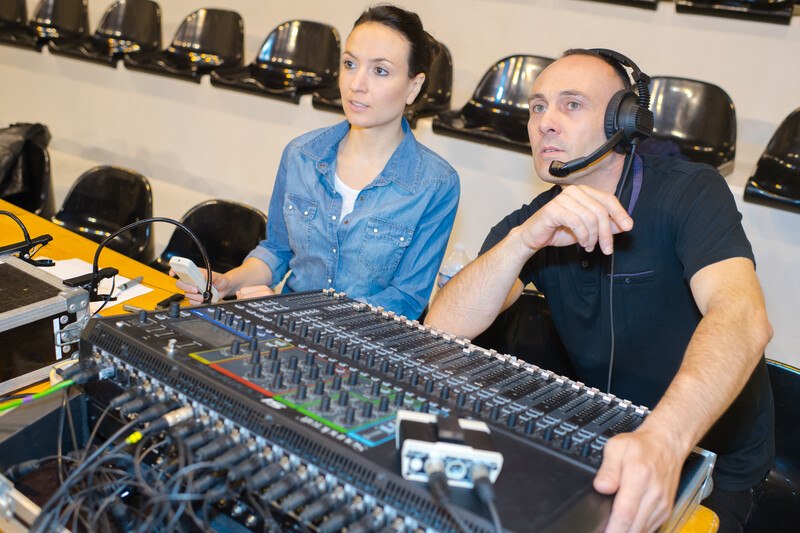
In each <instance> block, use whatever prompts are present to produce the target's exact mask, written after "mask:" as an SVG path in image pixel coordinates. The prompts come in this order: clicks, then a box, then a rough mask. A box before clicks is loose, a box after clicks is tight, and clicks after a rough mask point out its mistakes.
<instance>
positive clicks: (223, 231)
mask: <svg viewBox="0 0 800 533" xmlns="http://www.w3.org/2000/svg"><path fill="white" fill-rule="evenodd" d="M181 222H183V224H184V225H186V226H187V227H188V228H189V229H190V230H191V231H192V232H193V233H194V234H195V235H196V236H197V238H198V239H199V240H200V242H201V243H202V244H203V247H204V248H205V249H206V252H207V253H208V257H209V259H210V260H211V268H212V269H213V270H214V271H216V272H227V271H228V270H230V269H232V268H235V267H237V266H239V265H241V264H242V261H244V258H245V257H246V256H247V254H248V253H249V252H250V251H251V250H252V249H253V248H255V247H256V245H258V243H259V241H260V240H261V239H263V238H264V236H265V235H266V232H267V216H266V215H265V214H264V213H262V212H261V211H259V210H258V209H255V208H253V207H250V206H248V205H244V204H240V203H236V202H229V201H226V200H208V201H206V202H202V203H200V204H198V205H196V206H194V207H193V208H191V209H190V210H189V211H188V212H187V213H186V214H185V215H184V216H183V219H182V220H181ZM176 255H177V256H180V257H186V258H188V259H191V260H192V261H194V262H195V264H197V265H198V266H200V267H201V268H202V266H203V262H202V258H201V256H200V252H199V251H198V250H197V246H195V244H194V242H193V241H192V240H191V239H190V238H189V237H188V236H187V235H186V233H185V232H183V231H182V230H180V229H175V231H174V232H173V233H172V237H170V240H169V243H167V247H166V248H165V249H164V251H163V252H162V253H161V255H160V256H159V257H158V258H157V259H156V260H155V261H154V262H153V263H152V264H151V266H153V267H154V268H157V269H159V270H161V271H163V272H168V271H169V260H170V259H171V258H172V257H173V256H176Z"/></svg>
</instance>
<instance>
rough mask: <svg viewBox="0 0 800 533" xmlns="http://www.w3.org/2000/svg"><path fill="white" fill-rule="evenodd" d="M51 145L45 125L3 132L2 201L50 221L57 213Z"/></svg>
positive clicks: (18, 126) (14, 126)
mask: <svg viewBox="0 0 800 533" xmlns="http://www.w3.org/2000/svg"><path fill="white" fill-rule="evenodd" d="M49 143H50V132H49V131H48V129H47V126H44V125H43V124H12V125H11V126H9V127H8V128H3V129H2V130H0V198H3V200H6V201H8V202H10V203H12V204H14V205H16V206H19V207H21V208H23V209H26V210H28V211H30V212H31V213H36V214H37V215H39V216H41V217H44V218H48V219H49V218H50V217H51V216H53V213H54V212H55V200H54V197H53V183H52V179H51V175H50V154H49V153H48V152H47V145H48V144H49Z"/></svg>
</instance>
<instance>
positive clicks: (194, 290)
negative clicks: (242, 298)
mask: <svg viewBox="0 0 800 533" xmlns="http://www.w3.org/2000/svg"><path fill="white" fill-rule="evenodd" d="M197 270H199V271H200V273H201V274H202V275H203V279H208V276H207V274H206V269H204V268H198V269H197ZM169 275H170V276H175V271H173V270H172V269H170V271H169ZM211 284H212V285H213V286H214V287H215V288H216V289H217V292H219V297H220V298H224V297H225V296H228V294H229V293H230V292H231V290H232V285H231V281H230V280H229V279H228V277H227V274H220V273H219V272H212V273H211ZM175 285H176V286H177V287H178V290H181V291H183V292H185V293H186V298H187V299H188V300H189V301H190V302H191V303H192V305H200V304H202V303H203V293H202V291H205V290H206V288H205V287H199V288H198V287H195V286H194V285H191V284H189V283H186V282H185V281H181V280H180V279H177V280H176V281H175Z"/></svg>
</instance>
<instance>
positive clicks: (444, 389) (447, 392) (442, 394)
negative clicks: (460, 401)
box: [439, 384, 450, 400]
mask: <svg viewBox="0 0 800 533" xmlns="http://www.w3.org/2000/svg"><path fill="white" fill-rule="evenodd" d="M439 396H440V397H441V398H442V400H446V399H447V398H449V397H450V387H448V386H447V385H446V384H445V385H442V390H441V392H440V393H439Z"/></svg>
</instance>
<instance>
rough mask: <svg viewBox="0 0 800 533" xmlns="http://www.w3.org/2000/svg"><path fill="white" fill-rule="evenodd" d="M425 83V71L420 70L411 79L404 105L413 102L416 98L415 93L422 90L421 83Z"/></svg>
mask: <svg viewBox="0 0 800 533" xmlns="http://www.w3.org/2000/svg"><path fill="white" fill-rule="evenodd" d="M424 83H425V73H424V72H420V73H419V74H417V75H416V76H414V79H412V80H411V91H409V93H408V97H407V98H406V105H411V104H413V103H414V100H416V99H417V95H418V94H419V92H420V91H421V90H422V85H423V84H424Z"/></svg>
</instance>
